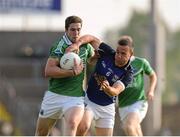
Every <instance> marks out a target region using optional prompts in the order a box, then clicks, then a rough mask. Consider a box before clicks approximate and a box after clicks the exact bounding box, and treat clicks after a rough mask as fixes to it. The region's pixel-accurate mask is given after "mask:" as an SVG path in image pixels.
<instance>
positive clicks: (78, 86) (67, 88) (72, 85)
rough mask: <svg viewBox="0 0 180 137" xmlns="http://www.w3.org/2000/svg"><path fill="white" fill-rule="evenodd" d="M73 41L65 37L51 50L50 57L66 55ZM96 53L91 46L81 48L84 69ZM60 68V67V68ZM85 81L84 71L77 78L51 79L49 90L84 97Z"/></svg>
mask: <svg viewBox="0 0 180 137" xmlns="http://www.w3.org/2000/svg"><path fill="white" fill-rule="evenodd" d="M71 44H72V43H71V41H70V40H69V39H68V37H67V36H66V34H65V35H63V37H62V38H60V40H58V41H57V42H56V43H55V44H54V45H53V46H52V48H51V50H50V55H49V57H52V58H58V59H59V60H60V58H61V57H62V56H63V54H64V53H65V49H66V48H67V47H68V46H69V45H71ZM93 52H94V49H93V47H92V46H91V45H90V44H84V45H82V46H81V47H80V50H79V56H80V58H81V60H82V61H83V64H84V67H86V64H87V59H88V58H89V57H91V56H92V54H93ZM59 67H60V66H59ZM83 79H84V71H83V72H82V73H81V74H80V75H77V76H72V77H66V78H50V79H49V85H48V90H49V91H51V92H54V93H57V94H60V95H65V96H74V97H80V96H84V91H83Z"/></svg>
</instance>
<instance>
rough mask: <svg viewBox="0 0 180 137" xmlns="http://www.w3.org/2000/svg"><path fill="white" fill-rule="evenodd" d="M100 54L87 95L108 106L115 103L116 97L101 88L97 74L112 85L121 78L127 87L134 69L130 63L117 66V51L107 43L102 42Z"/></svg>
mask: <svg viewBox="0 0 180 137" xmlns="http://www.w3.org/2000/svg"><path fill="white" fill-rule="evenodd" d="M99 54H100V56H101V57H100V58H99V59H98V61H97V63H96V66H95V69H94V72H93V73H92V75H91V78H90V80H89V82H88V88H87V97H88V98H89V100H91V101H92V102H94V103H96V104H98V105H101V106H106V105H109V104H112V103H114V102H115V100H116V97H115V96H113V97H112V96H109V95H107V94H106V93H105V92H103V91H102V90H101V89H100V85H98V83H97V81H96V76H97V75H99V76H104V77H105V79H106V80H107V81H108V82H109V84H110V86H112V85H113V84H114V83H115V82H117V81H118V80H121V82H122V83H123V84H124V85H125V87H126V86H127V85H128V84H129V83H130V82H131V81H132V73H133V71H132V68H131V66H130V65H129V63H128V64H127V65H125V66H124V67H117V66H116V65H115V51H114V50H113V49H112V48H111V47H110V46H108V45H107V44H105V43H101V44H100V46H99Z"/></svg>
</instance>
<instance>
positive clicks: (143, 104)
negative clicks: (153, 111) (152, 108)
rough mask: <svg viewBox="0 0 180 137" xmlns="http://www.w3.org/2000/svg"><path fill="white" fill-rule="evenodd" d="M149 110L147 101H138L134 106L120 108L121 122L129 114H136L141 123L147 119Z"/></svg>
mask: <svg viewBox="0 0 180 137" xmlns="http://www.w3.org/2000/svg"><path fill="white" fill-rule="evenodd" d="M147 110H148V102H147V101H146V100H141V101H137V102H135V103H134V104H132V105H129V106H126V107H122V108H119V115H120V118H121V121H122V122H123V120H124V119H125V118H126V116H127V115H128V114H129V113H132V112H136V113H137V114H138V115H139V118H140V122H142V120H143V119H144V118H145V116H146V113H147Z"/></svg>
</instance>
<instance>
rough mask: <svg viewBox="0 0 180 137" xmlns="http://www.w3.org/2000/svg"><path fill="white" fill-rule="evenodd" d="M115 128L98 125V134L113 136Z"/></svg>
mask: <svg viewBox="0 0 180 137" xmlns="http://www.w3.org/2000/svg"><path fill="white" fill-rule="evenodd" d="M112 135H113V128H99V127H96V136H112Z"/></svg>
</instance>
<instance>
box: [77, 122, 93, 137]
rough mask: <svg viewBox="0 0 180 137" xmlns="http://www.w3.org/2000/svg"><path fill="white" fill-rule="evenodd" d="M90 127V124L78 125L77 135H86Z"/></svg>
mask: <svg viewBox="0 0 180 137" xmlns="http://www.w3.org/2000/svg"><path fill="white" fill-rule="evenodd" d="M89 129H90V125H86V124H84V125H82V126H79V127H78V130H77V136H84V135H86V133H87V132H88V130H89Z"/></svg>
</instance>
